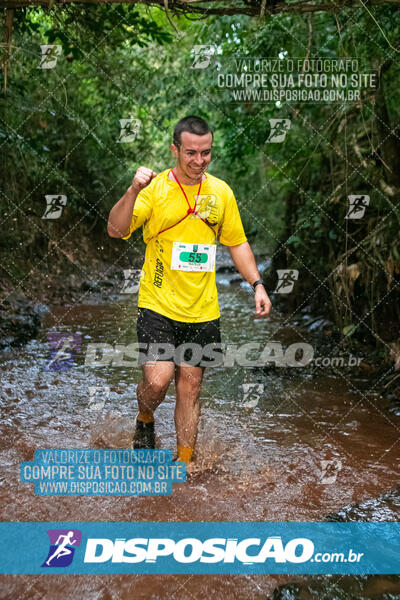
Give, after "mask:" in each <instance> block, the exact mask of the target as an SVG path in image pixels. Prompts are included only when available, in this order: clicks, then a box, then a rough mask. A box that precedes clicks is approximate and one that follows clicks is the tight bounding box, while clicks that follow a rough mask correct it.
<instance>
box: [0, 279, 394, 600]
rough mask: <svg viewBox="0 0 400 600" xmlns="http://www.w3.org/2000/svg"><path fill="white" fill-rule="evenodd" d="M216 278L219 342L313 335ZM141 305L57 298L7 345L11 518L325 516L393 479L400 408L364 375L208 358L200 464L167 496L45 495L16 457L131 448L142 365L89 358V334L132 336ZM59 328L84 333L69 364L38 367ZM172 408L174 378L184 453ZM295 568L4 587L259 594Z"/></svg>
mask: <svg viewBox="0 0 400 600" xmlns="http://www.w3.org/2000/svg"><path fill="white" fill-rule="evenodd" d="M218 289H219V299H220V308H221V314H222V319H221V321H222V336H223V341H224V342H231V343H241V342H249V341H257V342H260V343H265V342H266V341H272V340H274V341H281V342H282V343H287V340H288V339H290V340H293V341H295V340H297V341H299V340H302V339H304V338H303V335H302V334H301V333H299V331H296V329H295V328H292V327H291V326H290V320H289V321H288V322H286V321H285V319H287V317H284V316H282V315H279V314H277V313H274V314H272V315H271V318H270V319H268V320H255V319H254V316H253V309H254V307H253V297H252V295H251V294H250V293H249V290H248V289H247V288H246V287H245V286H241V285H239V284H234V285H229V284H228V280H227V276H226V275H220V276H219V277H218ZM136 304H137V297H136V295H124V296H120V297H119V299H118V300H117V301H115V302H113V303H110V304H108V305H104V304H103V305H89V304H86V305H79V304H75V305H71V306H64V307H53V309H52V311H51V313H50V314H49V316H48V318H47V321H46V323H45V327H44V328H43V330H42V331H41V334H40V336H39V337H38V338H37V339H35V340H33V341H31V342H30V343H28V344H27V345H26V346H25V347H24V348H22V349H14V350H12V351H9V352H5V353H3V354H2V355H1V358H2V363H1V367H0V373H1V380H2V396H1V422H0V440H1V441H0V444H1V481H0V489H1V515H2V520H3V521H39V522H40V521H317V520H323V519H324V518H325V517H326V516H327V515H328V514H330V513H334V512H335V511H338V510H339V509H341V508H342V507H343V506H345V505H348V504H351V503H360V502H363V501H364V500H366V499H369V498H375V497H377V496H379V495H380V494H383V493H385V492H387V491H390V490H393V489H394V488H396V487H397V485H398V473H399V470H398V457H399V439H400V437H399V432H400V418H399V417H396V416H394V415H391V414H389V413H387V412H386V411H385V410H384V409H383V408H381V407H380V402H379V397H377V396H376V395H375V396H374V395H370V394H369V392H368V385H367V382H366V381H363V380H362V379H357V378H355V377H354V376H352V375H351V374H350V375H349V373H348V372H347V373H343V374H341V373H340V371H339V372H336V373H328V372H327V373H324V372H323V370H321V369H320V370H319V371H317V372H315V373H313V370H312V368H309V367H307V368H305V369H292V370H291V371H290V373H288V372H287V370H285V371H281V372H280V371H279V369H273V370H270V371H268V370H265V369H264V370H263V369H250V368H244V367H237V366H236V367H234V368H222V367H218V368H210V369H208V370H206V374H205V380H204V384H203V389H202V396H201V403H202V416H201V423H200V429H199V437H198V443H197V461H196V468H195V473H194V475H193V477H192V478H191V480H190V481H187V482H185V483H181V484H174V489H173V494H172V495H171V496H166V497H131V498H126V497H92V498H90V497H46V498H44V497H41V498H40V497H36V496H35V495H34V492H33V485H32V484H25V483H20V482H19V463H20V462H21V461H22V460H32V459H33V453H34V450H35V449H38V448H83V447H87V448H89V447H116V448H118V447H128V446H129V442H130V439H131V435H132V424H133V418H134V415H135V414H136V386H137V384H138V382H139V380H140V371H139V369H138V368H132V367H110V366H103V367H96V368H95V367H88V366H85V365H84V357H85V352H86V349H87V344H88V343H94V342H96V343H106V344H111V345H114V344H116V343H119V344H128V343H131V342H135V341H136V332H135V324H136ZM50 332H64V333H68V334H70V333H79V334H80V335H81V339H82V345H81V350H80V351H79V352H78V353H77V355H76V359H75V364H74V365H73V367H72V368H71V369H70V370H66V371H62V372H44V371H43V366H44V364H45V363H46V361H47V360H48V358H49V345H48V342H47V337H46V336H47V334H48V333H50ZM246 383H258V384H261V385H263V391H262V392H261V393H260V397H259V399H258V404H257V405H256V406H255V407H254V408H248V407H246V406H245V405H244V402H243V393H242V388H241V386H242V385H243V384H246ZM90 386H98V387H109V388H110V393H109V396H108V397H106V399H105V405H104V407H103V408H102V409H98V410H89V409H88V398H89V387H90ZM173 411H174V385H173V384H171V386H170V388H169V390H168V393H167V397H166V399H165V401H164V402H163V404H162V405H161V406H160V407H159V409H158V411H157V413H156V423H157V444H158V447H160V448H170V449H171V450H173V451H175V432H174V427H173ZM324 460H329V461H333V463H332V464H334V465H336V467H335V468H336V481H335V482H334V483H329V484H328V483H324V478H323V477H324V473H323V466H322V465H323V463H321V461H324ZM339 464H341V468H339V466H338V465H339ZM374 518H376V519H378V520H379V519H380V520H386V521H387V520H399V511H397V512H396V510H393V511H392V512H390V511H389V512H388V510H387V508H386V509H385V510H382V512H381V513H380V509H379V506H377V510H376V511H375V512H374ZM339 579H340V580H341V581H342V584H341V585H343V586H344V588H346V585H347V586H348V590H349V592H348V597H349V598H353V597H354V598H356V597H360V598H361V597H363V594H364V595H365V594H367V593H370V590H371V589H372V591H373V593H374V594H377V595H374V597H376V598H379V597H383V593H384V592H385V591H387V590H389V591H390V593H392V594H395V593H399V594H400V582H399V580H397V579H396V578H394V579H393V578H392V579H391V580H390V581H389V579H388V578H384V577H381V578H379V577H378V578H374V579H373V580H368V581H367V582H366V583H365V584H363V583H359V582H358V584H357V586H356V587H357V589H358V590H359V596H357V595H353V592H352V591H351V590H352V589H353V587H352V586H354V579H355V578H351V577H347V578H339ZM298 580H302V581H303V582H304V581H306V582H307V578H299V577H297V579H296V578H295V577H288V576H269V575H258V576H254V575H252V576H247V575H236V576H217V575H213V576H209V575H208V576H205V575H204V576H201V575H196V576H193V575H186V576H185V575H180V576H176V575H162V576H160V575H155V576H148V575H142V576H134V575H132V576H128V575H124V576H119V575H115V576H110V575H103V576H101V575H98V576H83V575H81V576H78V575H75V576H68V575H65V576H61V575H57V576H54V575H53V576H52V577H48V576H45V575H37V576H2V577H1V584H0V590H1V593H0V598H1V599H5V598H10V599H11V598H13V599H19V598H24V599H25V598H26V599H36V598H38V599H39V598H55V599H56V598H60V599H61V598H70V597H72V596H74V597H77V598H85V599H87V600H89V599H92V598H93V599H101V600H108V599H121V600H125V599H131V598H135V599H142V598H143V599H145V598H146V599H147V598H152V599H164V598H168V599H177V600H178V599H179V600H184V599H186V598H187V599H188V600H189V599H191V600H194V599H196V600H197V599H200V598H202V599H203V598H216V599H219V598H224V599H225V598H235V599H236V598H238V599H239V598H240V599H245V598H246V599H247V598H254V599H258V598H260V599H261V598H268V597H269V596H270V595H271V594H272V591H273V590H274V588H276V586H278V585H280V584H283V583H287V582H290V581H298ZM346 581H347V583H346ZM331 582H332V578H330V577H329V576H328V577H325V578H322V579H320V589H321V593H320V595H319V596H318V595H317V596H313V595H310V596H304V598H306V597H310V598H311V597H320V598H323V597H326V598H333V597H335V596H334V595H331V594H330V593H329V592H326V593H327V594H328V595H325V596H324V593H325V592H323V590H324V589H325V588H326V590H327V589H328V587H329V585H331ZM328 583H329V585H328ZM363 590H364V591H363ZM371 593H372V592H371ZM282 597H283V596H282ZM288 597H289V596H288ZM337 597H338V598H339V597H342V596H339V595H337ZM343 597H346V595H345V596H343ZM396 597H397V596H396Z"/></svg>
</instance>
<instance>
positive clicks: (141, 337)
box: [137, 308, 222, 367]
mask: <svg viewBox="0 0 400 600" xmlns="http://www.w3.org/2000/svg"><path fill="white" fill-rule="evenodd" d="M137 336H138V342H139V344H140V355H139V364H140V365H142V364H144V363H145V362H147V361H159V360H163V361H165V360H168V361H173V362H175V363H176V364H178V365H180V364H181V363H185V364H189V365H193V366H199V367H208V366H218V365H221V363H222V345H221V332H220V327H219V319H214V320H213V321H205V322H203V323H183V322H182V321H174V320H173V319H170V318H168V317H165V316H164V315H160V314H159V313H157V312H155V311H154V310H150V309H149V308H139V309H138V320H137Z"/></svg>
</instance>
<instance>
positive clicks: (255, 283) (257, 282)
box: [252, 279, 264, 291]
mask: <svg viewBox="0 0 400 600" xmlns="http://www.w3.org/2000/svg"><path fill="white" fill-rule="evenodd" d="M258 285H264V282H263V281H262V280H261V279H258V280H257V281H255V282H254V283H253V284H252V286H253V290H254V291H256V287H257V286H258Z"/></svg>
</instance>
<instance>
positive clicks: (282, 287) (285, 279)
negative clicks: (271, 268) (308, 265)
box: [274, 269, 299, 294]
mask: <svg viewBox="0 0 400 600" xmlns="http://www.w3.org/2000/svg"><path fill="white" fill-rule="evenodd" d="M276 272H277V274H278V278H279V281H278V283H277V284H276V289H275V290H274V294H290V292H291V291H292V290H293V287H294V284H295V282H296V281H297V280H298V278H299V272H298V271H297V270H296V269H277V271H276Z"/></svg>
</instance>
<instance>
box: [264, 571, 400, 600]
mask: <svg viewBox="0 0 400 600" xmlns="http://www.w3.org/2000/svg"><path fill="white" fill-rule="evenodd" d="M268 600H400V577H399V576H398V575H345V576H344V575H316V576H314V577H307V581H305V582H304V583H296V584H293V583H290V584H285V585H280V586H279V587H277V588H276V589H275V590H274V592H273V594H272V596H270V597H269V599H268Z"/></svg>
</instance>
